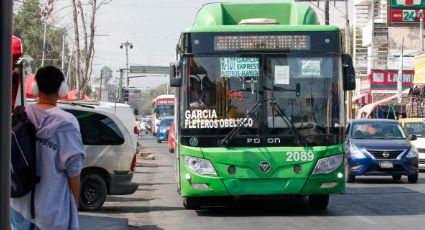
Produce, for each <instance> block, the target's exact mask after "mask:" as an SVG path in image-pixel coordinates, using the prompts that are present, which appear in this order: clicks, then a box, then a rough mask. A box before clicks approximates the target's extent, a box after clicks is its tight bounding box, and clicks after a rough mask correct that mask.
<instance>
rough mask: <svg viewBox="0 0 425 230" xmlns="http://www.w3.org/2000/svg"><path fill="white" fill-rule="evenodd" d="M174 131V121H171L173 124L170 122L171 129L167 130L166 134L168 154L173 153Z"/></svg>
mask: <svg viewBox="0 0 425 230" xmlns="http://www.w3.org/2000/svg"><path fill="white" fill-rule="evenodd" d="M174 129H175V124H174V121H173V122H171V128H170V129H168V132H167V135H168V152H170V153H174V145H175V140H174Z"/></svg>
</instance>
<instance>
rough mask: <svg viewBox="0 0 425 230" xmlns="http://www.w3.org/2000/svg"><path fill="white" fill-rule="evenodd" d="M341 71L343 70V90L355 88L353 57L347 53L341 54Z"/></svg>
mask: <svg viewBox="0 0 425 230" xmlns="http://www.w3.org/2000/svg"><path fill="white" fill-rule="evenodd" d="M341 59H342V67H343V69H342V72H343V85H344V90H345V91H348V90H355V89H356V72H355V70H354V65H353V59H352V58H351V56H350V55H349V54H342V56H341Z"/></svg>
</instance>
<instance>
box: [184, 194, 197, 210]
mask: <svg viewBox="0 0 425 230" xmlns="http://www.w3.org/2000/svg"><path fill="white" fill-rule="evenodd" d="M183 206H184V208H185V209H191V210H194V209H199V208H200V207H201V199H200V198H199V197H184V198H183Z"/></svg>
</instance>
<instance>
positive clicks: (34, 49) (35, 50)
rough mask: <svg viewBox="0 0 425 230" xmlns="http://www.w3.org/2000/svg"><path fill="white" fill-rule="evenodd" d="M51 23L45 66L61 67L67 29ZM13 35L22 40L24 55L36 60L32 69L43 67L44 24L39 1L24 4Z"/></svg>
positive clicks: (15, 21) (28, 1) (14, 23)
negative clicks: (64, 36) (63, 43)
mask: <svg viewBox="0 0 425 230" xmlns="http://www.w3.org/2000/svg"><path fill="white" fill-rule="evenodd" d="M51 21H52V20H49V22H48V25H47V36H46V53H45V65H46V64H50V65H56V66H60V64H61V55H62V41H63V39H62V37H63V35H66V29H65V28H57V27H55V26H54V25H51ZM13 34H14V35H15V36H17V37H19V38H21V39H22V42H23V48H24V53H25V54H27V55H29V56H31V57H32V58H33V59H34V61H33V63H32V65H31V67H32V68H33V70H34V71H35V70H36V69H37V68H38V67H39V66H40V65H41V59H42V53H43V35H44V23H43V20H42V17H41V15H40V2H39V0H24V1H23V2H22V4H21V5H20V7H19V8H18V9H17V11H16V12H15V15H14V18H13Z"/></svg>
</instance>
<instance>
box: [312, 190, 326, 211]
mask: <svg viewBox="0 0 425 230" xmlns="http://www.w3.org/2000/svg"><path fill="white" fill-rule="evenodd" d="M308 204H309V205H310V208H312V209H317V210H324V209H326V208H327V207H328V204H329V194H320V195H310V196H309V197H308Z"/></svg>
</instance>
